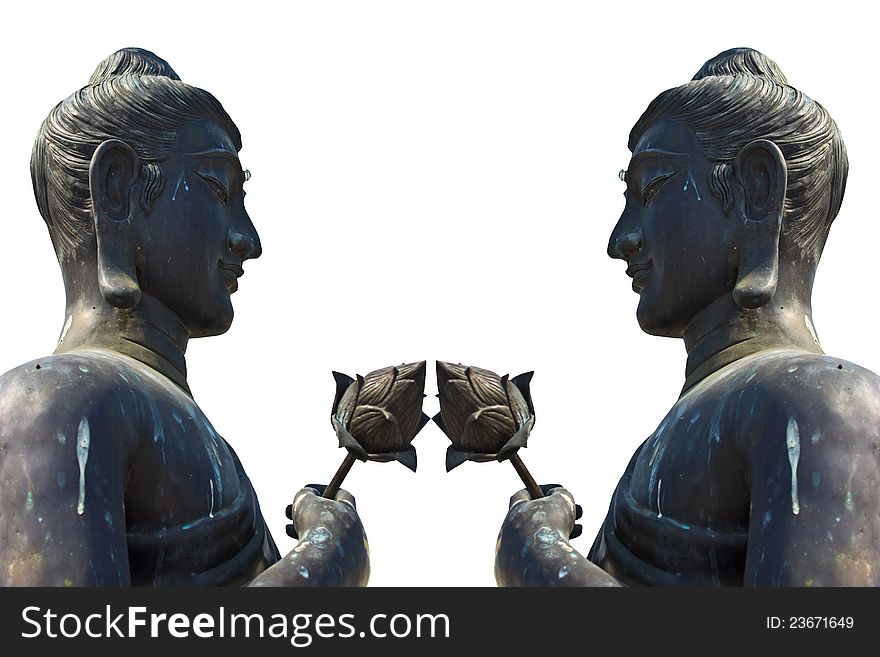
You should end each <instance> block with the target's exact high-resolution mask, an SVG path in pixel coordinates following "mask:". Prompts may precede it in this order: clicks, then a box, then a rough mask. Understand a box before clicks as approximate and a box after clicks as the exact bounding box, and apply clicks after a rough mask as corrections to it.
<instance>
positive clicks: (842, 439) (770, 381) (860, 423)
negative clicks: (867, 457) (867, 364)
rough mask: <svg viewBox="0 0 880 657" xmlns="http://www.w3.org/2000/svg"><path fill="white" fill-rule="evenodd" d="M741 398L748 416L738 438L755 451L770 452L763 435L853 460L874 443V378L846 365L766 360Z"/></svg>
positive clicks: (878, 425)
mask: <svg viewBox="0 0 880 657" xmlns="http://www.w3.org/2000/svg"><path fill="white" fill-rule="evenodd" d="M743 394H744V396H745V397H746V398H747V399H745V401H748V408H749V411H748V412H747V413H745V414H744V416H743V417H744V418H747V419H746V422H745V426H744V427H743V426H741V427H740V429H743V428H744V429H745V431H741V434H742V437H743V438H744V439H745V441H746V444H751V445H752V448H753V449H757V450H758V451H759V452H763V451H764V450H765V449H775V447H776V444H775V443H773V442H772V441H770V443H769V444H768V442H767V441H766V440H764V439H763V437H764V436H766V435H768V434H773V435H776V434H779V435H785V436H786V438H785V441H786V442H794V443H797V442H798V441H801V442H806V443H808V444H810V445H812V447H811V449H812V450H814V451H816V450H818V451H821V450H824V449H844V448H845V449H848V450H851V453H852V454H853V455H855V454H857V453H862V452H863V451H866V450H867V451H870V450H872V449H873V446H874V445H875V444H880V376H878V375H877V374H875V373H874V372H872V371H871V370H869V369H866V368H864V367H861V366H859V365H856V364H855V363H852V362H849V361H847V360H843V359H840V358H835V357H833V356H826V355H824V354H810V353H796V354H787V355H785V356H784V357H780V358H778V359H776V360H768V361H765V362H764V363H763V364H761V366H760V368H759V369H758V371H757V376H755V377H754V379H753V380H752V381H751V386H749V385H748V384H747V385H746V387H745V389H744V390H743ZM743 408H746V406H743ZM779 444H783V443H782V442H780V443H779ZM817 446H818V447H817ZM866 453H867V452H866ZM783 455H784V450H783Z"/></svg>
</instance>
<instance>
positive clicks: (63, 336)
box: [58, 315, 73, 344]
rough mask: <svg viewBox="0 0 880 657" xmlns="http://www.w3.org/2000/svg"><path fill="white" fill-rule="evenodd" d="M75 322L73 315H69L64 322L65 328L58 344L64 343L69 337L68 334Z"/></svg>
mask: <svg viewBox="0 0 880 657" xmlns="http://www.w3.org/2000/svg"><path fill="white" fill-rule="evenodd" d="M72 322H73V315H68V316H67V320H66V321H65V322H64V328H62V329H61V337H60V338H58V344H61V343H62V342H64V338H65V337H67V332H68V331H69V330H70V325H71V323H72Z"/></svg>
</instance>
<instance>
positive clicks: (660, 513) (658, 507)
mask: <svg viewBox="0 0 880 657" xmlns="http://www.w3.org/2000/svg"><path fill="white" fill-rule="evenodd" d="M662 485H663V480H662V479H661V480H659V481H658V482H657V517H658V518H662V517H663V509H661V508H660V487H661V486H662Z"/></svg>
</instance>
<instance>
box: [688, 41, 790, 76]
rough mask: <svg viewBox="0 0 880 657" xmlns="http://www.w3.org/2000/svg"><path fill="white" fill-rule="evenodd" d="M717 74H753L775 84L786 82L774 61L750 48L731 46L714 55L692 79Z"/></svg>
mask: <svg viewBox="0 0 880 657" xmlns="http://www.w3.org/2000/svg"><path fill="white" fill-rule="evenodd" d="M719 75H732V76H737V75H754V76H755V77H758V78H765V79H767V80H772V81H773V82H776V83H777V84H785V85H787V84H788V80H786V78H785V74H784V73H783V72H782V69H781V68H779V66H778V65H777V64H776V62H774V61H773V60H772V59H770V58H769V57H767V55H765V54H763V53H760V52H758V51H757V50H752V49H751V48H731V49H730V50H725V51H724V52H722V53H720V54H718V55H715V56H714V57H713V58H712V59H710V60H709V61H708V62H706V63H705V64H703V67H702V68H701V69H700V70H699V71H698V72H697V74H696V75H695V76H694V77H693V79H694V80H701V79H703V78H708V77H715V76H719Z"/></svg>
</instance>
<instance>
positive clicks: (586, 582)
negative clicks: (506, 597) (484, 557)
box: [495, 488, 621, 586]
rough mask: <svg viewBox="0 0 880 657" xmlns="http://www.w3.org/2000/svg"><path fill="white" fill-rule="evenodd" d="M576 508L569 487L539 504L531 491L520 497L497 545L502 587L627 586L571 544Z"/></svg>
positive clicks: (497, 568) (514, 500)
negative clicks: (531, 498)
mask: <svg viewBox="0 0 880 657" xmlns="http://www.w3.org/2000/svg"><path fill="white" fill-rule="evenodd" d="M575 509H576V507H575V504H574V501H573V499H572V497H571V494H570V493H569V492H568V491H566V490H565V489H563V488H555V489H553V491H552V492H551V494H549V495H547V496H546V497H543V498H541V499H538V500H530V499H529V498H528V495H527V494H526V493H525V491H521V492H520V493H517V495H515V496H514V497H513V498H512V500H511V507H510V511H509V512H508V514H507V517H506V518H505V519H504V524H502V526H501V531H500V533H499V535H498V542H497V544H496V549H495V580H496V582H497V583H498V585H499V586H621V584H620V582H618V581H617V580H616V579H614V578H613V577H612V576H611V575H609V574H608V573H606V572H605V571H604V570H602V569H601V568H599V566H597V565H596V564H594V563H593V562H591V561H590V560H589V559H587V558H586V557H584V556H583V555H582V554H580V553H579V552H578V551H577V550H576V549H575V548H574V547H572V545H571V543H570V542H569V540H568V537H569V536H570V535H571V531H572V528H573V527H574V523H575V519H576V518H575V516H576V510H575Z"/></svg>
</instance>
